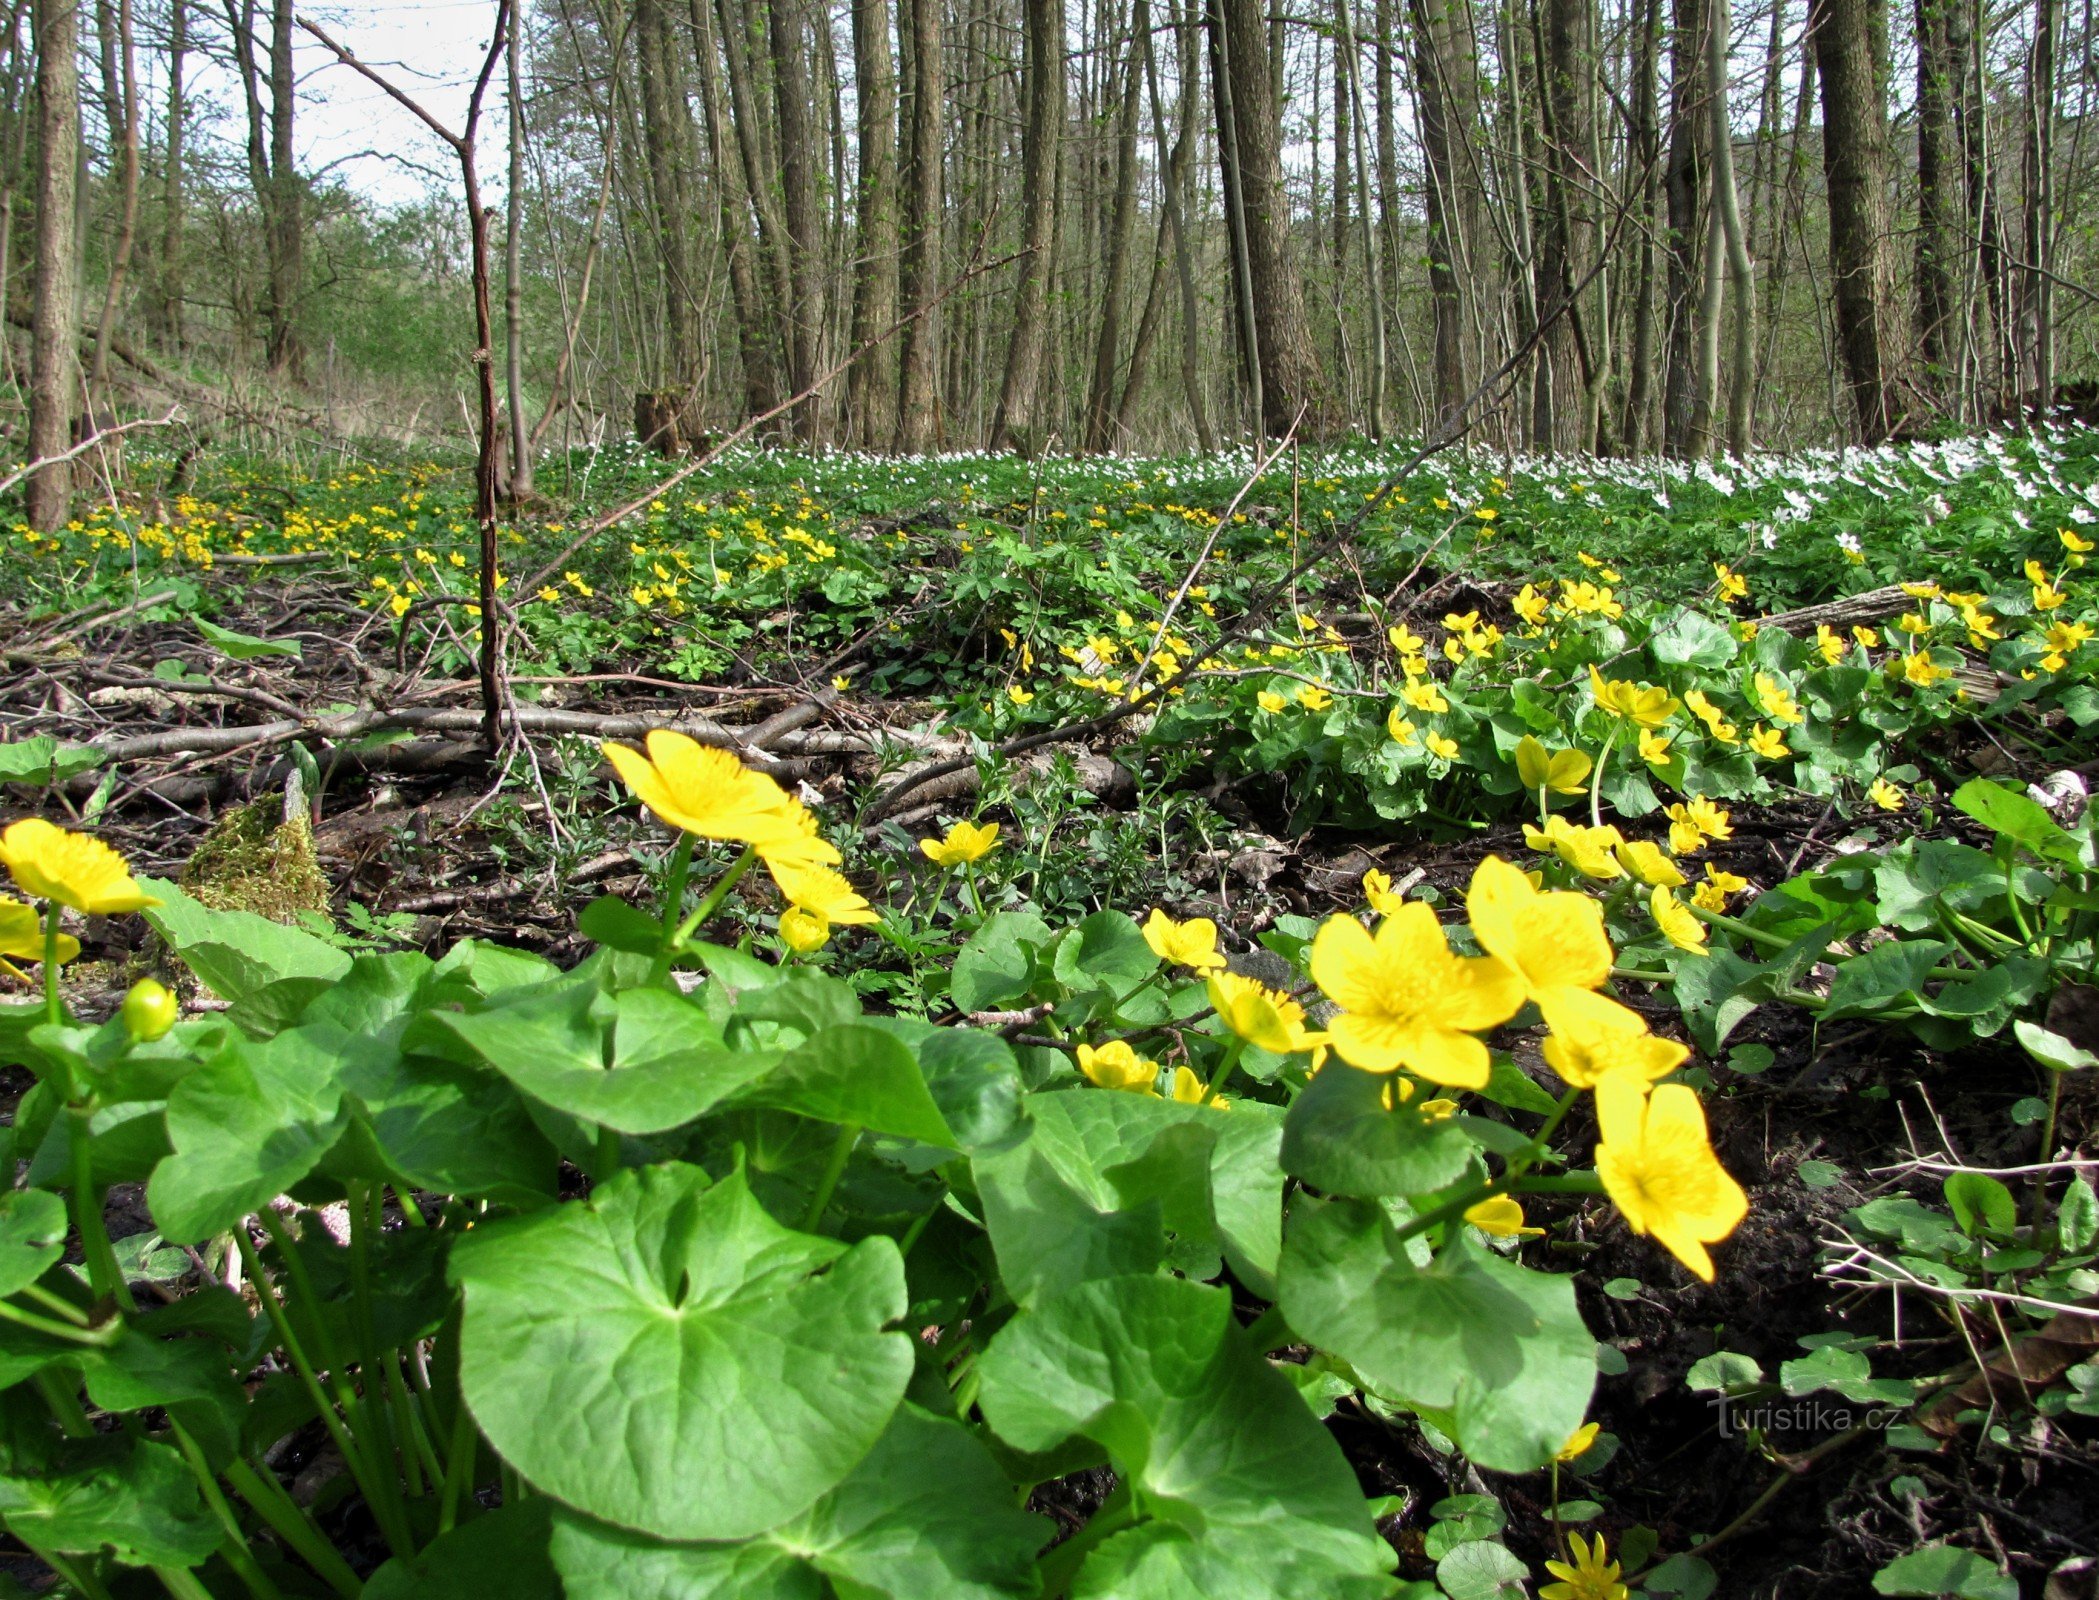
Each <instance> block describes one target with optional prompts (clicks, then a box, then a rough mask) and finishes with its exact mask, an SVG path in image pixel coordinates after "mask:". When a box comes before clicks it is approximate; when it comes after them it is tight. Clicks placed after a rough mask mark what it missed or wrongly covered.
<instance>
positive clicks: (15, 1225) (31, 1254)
mask: <svg viewBox="0 0 2099 1600" xmlns="http://www.w3.org/2000/svg"><path fill="white" fill-rule="evenodd" d="M66 1228H67V1222H66V1203H65V1202H64V1201H63V1200H61V1199H59V1198H58V1196H57V1195H55V1194H53V1193H52V1192H51V1191H50V1190H48V1189H11V1190H9V1191H8V1192H7V1193H5V1194H0V1294H14V1293H15V1292H16V1291H18V1290H21V1289H26V1288H28V1287H29V1285H30V1284H32V1283H34V1282H36V1280H37V1279H39V1278H41V1277H42V1276H43V1275H44V1269H45V1268H46V1267H48V1266H50V1265H51V1263H52V1262H54V1261H56V1260H57V1259H58V1258H59V1257H60V1256H61V1255H63V1254H65V1244H66Z"/></svg>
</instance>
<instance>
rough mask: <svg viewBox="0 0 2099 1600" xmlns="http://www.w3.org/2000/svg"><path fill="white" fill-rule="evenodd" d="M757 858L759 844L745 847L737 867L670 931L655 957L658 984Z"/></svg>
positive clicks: (721, 877) (726, 873)
mask: <svg viewBox="0 0 2099 1600" xmlns="http://www.w3.org/2000/svg"><path fill="white" fill-rule="evenodd" d="M757 859H758V847H757V846H756V845H748V844H747V845H745V846H744V847H743V854H742V855H740V856H738V857H737V858H736V860H735V862H734V864H733V865H731V866H730V868H729V870H728V871H727V872H725V873H723V874H722V875H721V876H720V877H719V878H716V879H715V880H714V887H713V888H711V889H709V890H708V891H707V896H706V898H705V899H703V900H702V901H701V902H700V903H699V904H698V905H697V906H695V907H694V908H693V912H692V915H691V916H689V917H687V918H686V919H685V920H684V921H683V922H681V923H679V924H678V925H677V927H676V928H674V929H672V930H671V935H670V942H669V943H668V944H667V945H666V946H665V947H664V951H663V954H662V955H660V956H658V957H657V958H656V965H657V967H658V969H659V970H658V972H657V981H658V982H661V981H662V979H663V975H664V974H666V973H668V972H669V971H670V964H671V961H672V959H673V958H675V957H676V956H677V955H678V953H679V952H680V951H682V950H683V949H684V948H685V941H686V940H687V939H690V938H691V937H692V935H693V933H694V932H695V930H697V929H699V928H702V927H705V926H706V923H707V919H708V918H709V917H711V916H713V915H714V914H715V912H717V911H719V910H721V908H722V902H723V901H724V900H726V899H728V898H729V891H730V890H731V889H733V888H735V887H736V885H737V884H738V883H739V882H740V881H741V880H742V878H743V875H744V874H745V873H746V872H749V871H750V870H751V863H752V862H754V861H756V860H757Z"/></svg>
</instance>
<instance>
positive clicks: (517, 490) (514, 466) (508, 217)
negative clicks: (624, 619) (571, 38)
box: [503, 4, 532, 503]
mask: <svg viewBox="0 0 2099 1600" xmlns="http://www.w3.org/2000/svg"><path fill="white" fill-rule="evenodd" d="M524 10H525V8H524V7H523V6H522V5H519V4H513V5H512V6H511V7H510V18H509V30H508V37H507V38H506V39H505V41H504V56H505V58H506V60H507V63H508V80H509V81H508V88H509V112H510V177H509V186H510V192H509V194H508V195H506V196H505V197H504V227H505V233H504V238H503V334H504V338H503V379H504V388H505V391H506V395H507V398H508V401H509V405H510V498H511V501H512V502H513V503H515V502H517V501H519V500H521V499H523V498H524V497H525V496H526V495H529V494H530V493H531V492H532V443H531V440H530V439H529V438H527V437H526V430H525V28H524Z"/></svg>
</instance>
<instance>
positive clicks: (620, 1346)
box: [451, 1164, 912, 1540]
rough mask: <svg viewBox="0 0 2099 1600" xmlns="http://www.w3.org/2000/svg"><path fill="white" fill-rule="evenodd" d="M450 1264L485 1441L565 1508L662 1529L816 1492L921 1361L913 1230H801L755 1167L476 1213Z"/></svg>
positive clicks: (881, 1421)
mask: <svg viewBox="0 0 2099 1600" xmlns="http://www.w3.org/2000/svg"><path fill="white" fill-rule="evenodd" d="M451 1271H452V1276H453V1279H454V1281H455V1282H457V1283H458V1284H459V1285H460V1286H461V1287H462V1288H463V1289H464V1290H465V1293H466V1318H465V1325H464V1330H463V1333H462V1336H461V1382H462V1385H463V1387H464V1391H465V1394H466V1399H467V1404H468V1405H469V1406H470V1407H471V1408H472V1410H473V1413H474V1417H475V1420H476V1421H478V1422H479V1423H480V1425H481V1429H482V1431H483V1432H484V1433H485V1434H487V1436H488V1438H489V1441H490V1442H491V1443H492V1444H493V1445H494V1446H495V1447H496V1449H497V1450H499V1451H500V1452H501V1453H502V1454H503V1456H504V1457H505V1458H506V1459H507V1460H509V1461H510V1462H511V1464H512V1465H514V1466H515V1467H516V1468H517V1469H518V1470H519V1471H520V1472H522V1473H523V1474H524V1475H525V1476H526V1477H527V1478H529V1479H531V1480H532V1482H534V1483H535V1484H537V1485H539V1486H540V1487H541V1488H542V1489H544V1490H546V1491H547V1492H548V1493H549V1494H552V1495H554V1496H555V1497H557V1498H558V1499H560V1500H562V1501H564V1502H566V1503H567V1504H569V1505H572V1506H574V1507H576V1508H577V1509H579V1510H581V1511H585V1512H587V1513H589V1514H590V1515H591V1516H594V1517H597V1518H599V1519H600V1520H603V1521H606V1522H611V1523H615V1524H617V1525H619V1526H621V1527H625V1528H631V1529H636V1530H639V1531H642V1532H646V1533H652V1534H656V1535H659V1536H662V1537H665V1538H672V1539H688V1540H690V1539H740V1538H747V1537H749V1536H750V1535H752V1534H754V1533H758V1532H761V1531H763V1530H764V1529H767V1528H770V1527H774V1526H776V1525H777V1524H779V1523H780V1522H781V1521H783V1520H784V1519H786V1518H788V1517H791V1516H793V1515H795V1514H796V1513H797V1512H800V1511H802V1510H804V1509H806V1508H807V1507H808V1506H809V1505H810V1504H811V1503H813V1502H814V1501H815V1500H816V1498H817V1497H818V1496H819V1495H821V1494H823V1493H824V1492H825V1491H826V1490H828V1489H830V1488H831V1487H832V1486H833V1485H834V1484H836V1483H837V1482H838V1481H839V1480H840V1479H841V1478H843V1477H844V1476H845V1475H846V1474H847V1473H848V1472H850V1471H851V1470H852V1469H853V1468H854V1467H855V1466H856V1465H858V1463H859V1462H860V1460H861V1458H862V1457H863V1456H865V1455H866V1454H867V1451H868V1449H869V1448H870V1447H871V1446H872V1445H873V1444H874V1442H875V1440H876V1439H877V1438H879V1437H880V1436H881V1433H882V1430H883V1429H884V1428H885V1427H886V1426H887V1425H888V1423H889V1419H890V1416H891V1415H892V1414H893V1413H894V1412H895V1410H896V1406H897V1402H898V1401H899V1400H901V1399H902V1398H903V1393H904V1386H905V1384H906V1383H907V1382H908V1381H909V1378H910V1375H911V1368H912V1354H911V1341H910V1339H909V1338H908V1337H907V1336H906V1335H905V1334H903V1333H888V1332H884V1331H882V1330H883V1327H884V1325H885V1324H886V1323H888V1322H890V1321H891V1320H893V1319H894V1318H896V1317H899V1316H901V1315H902V1314H903V1311H904V1301H905V1297H904V1268H903V1261H902V1258H901V1257H900V1256H899V1255H898V1254H897V1250H896V1246H895V1244H894V1243H893V1242H892V1241H890V1240H889V1239H887V1238H879V1237H878V1238H871V1239H865V1240H862V1241H861V1242H860V1243H859V1244H857V1245H854V1246H852V1247H851V1248H850V1249H848V1248H847V1247H846V1246H844V1245H842V1244H839V1243H837V1242H836V1241H834V1240H830V1239H819V1238H816V1237H813V1236H811V1235H808V1234H800V1233H794V1232H791V1231H790V1230H788V1229H786V1228H783V1227H781V1226H780V1225H779V1224H778V1223H776V1222H774V1221H773V1220H772V1218H771V1217H769V1216H767V1215H766V1213H765V1211H764V1209H763V1208H762V1207H761V1206H760V1205H759V1204H758V1202H757V1200H756V1199H755V1198H754V1197H753V1196H752V1194H751V1191H750V1188H749V1186H748V1185H747V1184H746V1183H745V1182H744V1179H743V1176H742V1174H741V1173H740V1172H739V1173H735V1174H732V1175H731V1176H729V1177H727V1178H725V1179H723V1180H722V1181H721V1182H720V1183H718V1184H714V1185H712V1186H711V1187H710V1186H709V1185H708V1181H707V1176H706V1174H705V1173H704V1172H702V1171H701V1170H700V1169H699V1168H697V1167H691V1166H684V1165H677V1164H673V1165H666V1166H657V1167H646V1168H641V1169H630V1170H628V1171H626V1172H623V1173H621V1174H620V1175H619V1176H618V1177H616V1178H614V1179H613V1180H612V1181H611V1182H609V1183H606V1184H604V1185H602V1186H600V1187H599V1188H598V1189H597V1190H596V1191H595V1192H594V1193H593V1194H592V1195H591V1197H590V1198H589V1199H588V1200H587V1201H582V1202H577V1203H573V1204H569V1205H563V1206H559V1207H555V1208H553V1209H551V1210H548V1211H544V1212H541V1213H539V1214H538V1215H535V1216H532V1217H527V1218H522V1219H519V1220H517V1221H514V1222H510V1223H507V1224H503V1225H500V1226H497V1227H493V1228H490V1229H488V1230H486V1231H485V1232H484V1231H480V1230H477V1231H476V1232H475V1233H474V1234H473V1235H472V1236H471V1237H469V1238H466V1239H463V1240H461V1241H460V1243H459V1244H458V1245H457V1246H455V1247H454V1249H453V1252H452V1261H451ZM549 1285H559V1286H560V1288H559V1292H554V1293H550V1292H549Z"/></svg>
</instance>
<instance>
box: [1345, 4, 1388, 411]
mask: <svg viewBox="0 0 2099 1600" xmlns="http://www.w3.org/2000/svg"><path fill="white" fill-rule="evenodd" d="M1334 16H1335V21H1336V23H1337V24H1338V25H1339V28H1340V51H1341V54H1340V56H1339V57H1338V58H1337V60H1338V64H1339V65H1340V67H1341V69H1342V72H1343V73H1344V75H1345V76H1346V78H1347V91H1348V92H1347V95H1346V97H1345V103H1346V104H1347V105H1348V107H1349V109H1350V110H1351V111H1352V112H1353V113H1354V115H1353V116H1352V117H1351V119H1350V122H1351V126H1352V127H1353V128H1354V135H1353V138H1354V153H1355V175H1356V182H1357V184H1358V185H1359V187H1360V190H1361V193H1360V195H1359V197H1358V198H1359V203H1358V204H1357V206H1356V231H1357V233H1358V235H1359V236H1360V240H1361V243H1362V247H1363V277H1364V279H1365V281H1366V282H1367V283H1368V284H1369V286H1370V436H1371V438H1373V439H1382V438H1383V437H1384V436H1385V384H1386V351H1385V273H1384V264H1383V263H1382V262H1381V261H1380V260H1379V259H1378V251H1377V246H1376V242H1375V241H1374V240H1373V239H1372V238H1371V232H1370V170H1369V167H1370V163H1369V144H1368V138H1367V136H1366V135H1365V133H1364V131H1363V121H1364V106H1363V74H1362V70H1361V69H1362V60H1361V55H1360V52H1359V51H1358V49H1357V46H1356V27H1355V19H1354V18H1353V16H1352V15H1351V14H1350V12H1349V9H1348V0H1334ZM1346 211H1347V207H1346V204H1345V203H1341V204H1340V211H1339V213H1338V214H1340V215H1345V214H1346ZM1335 259H1336V262H1337V264H1338V263H1341V262H1342V261H1343V260H1344V259H1345V252H1344V251H1342V250H1340V249H1338V248H1337V250H1336V252H1335Z"/></svg>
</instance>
